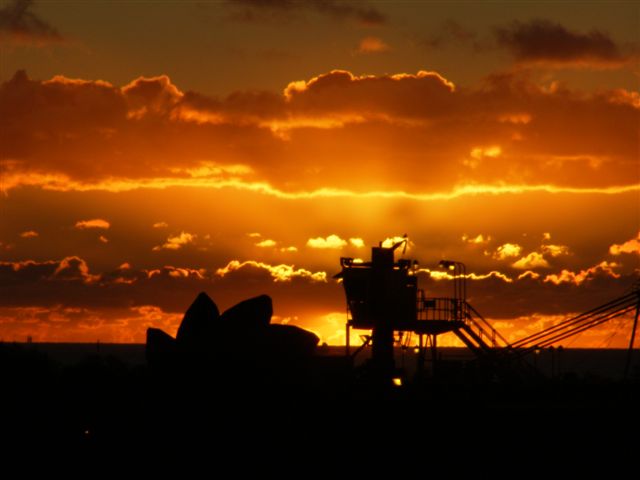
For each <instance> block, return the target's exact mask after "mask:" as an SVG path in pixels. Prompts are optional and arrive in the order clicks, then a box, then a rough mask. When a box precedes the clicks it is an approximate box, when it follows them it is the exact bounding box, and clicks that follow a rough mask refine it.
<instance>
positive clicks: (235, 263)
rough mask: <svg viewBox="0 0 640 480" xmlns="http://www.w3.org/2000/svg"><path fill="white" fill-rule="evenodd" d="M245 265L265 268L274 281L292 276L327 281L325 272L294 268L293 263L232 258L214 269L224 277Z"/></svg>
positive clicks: (286, 279)
mask: <svg viewBox="0 0 640 480" xmlns="http://www.w3.org/2000/svg"><path fill="white" fill-rule="evenodd" d="M246 267H251V268H257V269H262V270H266V271H267V272H269V274H270V275H271V277H272V279H273V281H274V282H290V281H291V280H292V279H293V278H306V279H309V280H311V281H313V282H326V281H327V274H326V272H310V271H309V270H306V269H304V268H295V266H294V265H285V264H280V265H269V264H267V263H263V262H257V261H255V260H246V261H244V262H240V261H239V260H232V261H230V262H229V263H228V264H227V265H226V266H224V267H222V268H218V269H217V270H216V275H218V276H219V277H224V276H226V275H228V274H229V273H231V272H235V271H237V270H240V269H242V268H246Z"/></svg>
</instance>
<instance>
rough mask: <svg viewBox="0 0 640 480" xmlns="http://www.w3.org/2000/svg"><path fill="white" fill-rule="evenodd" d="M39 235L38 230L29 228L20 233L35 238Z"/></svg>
mask: <svg viewBox="0 0 640 480" xmlns="http://www.w3.org/2000/svg"><path fill="white" fill-rule="evenodd" d="M37 236H39V235H38V232H36V231H35V230H27V231H26V232H22V233H21V234H20V237H21V238H35V237H37Z"/></svg>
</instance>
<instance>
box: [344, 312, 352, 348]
mask: <svg viewBox="0 0 640 480" xmlns="http://www.w3.org/2000/svg"><path fill="white" fill-rule="evenodd" d="M344 329H345V338H344V346H345V349H346V352H345V353H346V355H347V357H350V356H351V340H350V338H351V325H349V320H348V319H347V323H345V325H344Z"/></svg>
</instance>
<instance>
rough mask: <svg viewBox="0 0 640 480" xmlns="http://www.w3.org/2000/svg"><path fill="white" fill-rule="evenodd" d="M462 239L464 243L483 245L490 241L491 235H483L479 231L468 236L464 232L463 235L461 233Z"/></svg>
mask: <svg viewBox="0 0 640 480" xmlns="http://www.w3.org/2000/svg"><path fill="white" fill-rule="evenodd" d="M462 241H463V242H465V243H471V244H474V245H483V244H487V243H489V242H490V241H491V236H490V235H486V236H485V235H482V234H481V233H479V234H478V235H476V236H475V237H469V235H467V234H466V233H465V234H464V235H462Z"/></svg>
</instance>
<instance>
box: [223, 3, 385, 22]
mask: <svg viewBox="0 0 640 480" xmlns="http://www.w3.org/2000/svg"><path fill="white" fill-rule="evenodd" d="M230 3H231V4H234V5H236V6H238V7H243V8H244V9H243V10H242V11H241V12H239V13H238V14H237V15H235V17H234V18H236V19H238V20H245V21H255V20H261V19H262V15H261V14H267V15H282V14H285V15H287V14H290V13H291V12H295V11H300V10H314V11H316V12H318V13H321V14H324V15H327V16H329V17H333V18H337V19H349V20H355V21H357V22H359V23H362V24H365V25H383V24H385V23H387V17H386V15H384V14H383V13H382V12H380V11H379V10H377V9H375V8H373V7H370V6H367V5H366V3H365V2H349V1H340V0H308V1H298V0H230Z"/></svg>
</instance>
